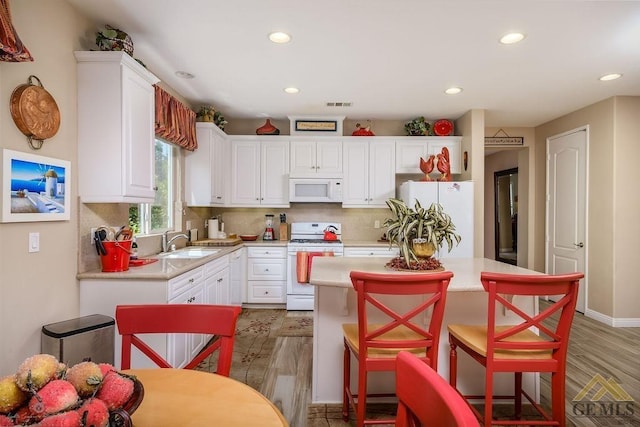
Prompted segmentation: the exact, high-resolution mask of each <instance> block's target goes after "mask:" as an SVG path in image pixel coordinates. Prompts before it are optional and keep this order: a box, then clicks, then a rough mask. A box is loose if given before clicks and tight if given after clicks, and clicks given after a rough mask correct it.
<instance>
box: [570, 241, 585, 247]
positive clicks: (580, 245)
mask: <svg viewBox="0 0 640 427" xmlns="http://www.w3.org/2000/svg"><path fill="white" fill-rule="evenodd" d="M573 245H574V246H575V247H576V248H584V243H582V242H580V243H574V244H573Z"/></svg>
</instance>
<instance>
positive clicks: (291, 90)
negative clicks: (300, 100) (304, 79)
mask: <svg viewBox="0 0 640 427" xmlns="http://www.w3.org/2000/svg"><path fill="white" fill-rule="evenodd" d="M284 91H285V92H287V93H298V92H300V89H298V88H297V87H285V88H284Z"/></svg>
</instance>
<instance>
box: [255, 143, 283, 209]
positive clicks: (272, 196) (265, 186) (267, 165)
mask: <svg viewBox="0 0 640 427" xmlns="http://www.w3.org/2000/svg"><path fill="white" fill-rule="evenodd" d="M260 162H261V163H260V168H261V170H262V172H261V175H260V193H261V196H260V204H262V205H271V206H274V205H281V206H288V205H289V142H288V141H273V142H271V141H270V142H263V143H262V154H261V160H260Z"/></svg>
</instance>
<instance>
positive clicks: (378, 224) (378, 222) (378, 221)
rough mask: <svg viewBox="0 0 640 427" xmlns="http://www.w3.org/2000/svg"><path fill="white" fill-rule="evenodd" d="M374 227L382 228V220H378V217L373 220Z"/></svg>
mask: <svg viewBox="0 0 640 427" xmlns="http://www.w3.org/2000/svg"><path fill="white" fill-rule="evenodd" d="M373 228H380V220H377V219H376V220H375V221H374V222H373Z"/></svg>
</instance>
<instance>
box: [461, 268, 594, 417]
mask: <svg viewBox="0 0 640 427" xmlns="http://www.w3.org/2000/svg"><path fill="white" fill-rule="evenodd" d="M583 277H584V274H582V273H572V274H563V275H515V274H500V273H486V272H483V273H481V275H480V279H481V281H482V286H484V289H485V290H486V291H487V292H488V301H489V305H488V323H487V325H449V326H448V330H449V344H450V345H451V353H450V365H449V369H450V371H449V374H450V384H451V385H452V386H454V387H455V386H456V382H457V360H458V358H457V349H461V350H463V351H464V352H466V353H468V354H469V355H470V356H471V357H472V358H473V359H474V360H476V361H477V362H478V363H480V364H482V365H483V366H484V367H485V393H484V395H465V396H464V397H465V398H466V399H484V403H485V409H484V414H480V413H479V412H478V411H477V410H476V409H475V408H473V407H471V408H472V410H473V411H474V412H475V413H476V415H477V416H478V418H479V419H480V421H481V423H483V425H484V426H491V425H547V426H548V425H553V426H562V427H564V425H565V422H566V421H565V418H566V417H565V410H564V406H565V405H564V400H565V372H566V361H567V347H568V345H569V331H570V329H571V323H572V321H573V315H574V313H575V308H576V302H577V298H578V284H579V281H580V279H582V278H583ZM517 295H523V296H528V297H538V296H547V295H555V296H557V298H558V299H557V301H556V302H552V303H551V305H550V306H549V307H548V308H546V309H545V310H543V311H542V312H540V313H539V314H537V315H535V316H533V317H531V316H529V315H528V314H526V313H524V312H523V311H522V310H520V309H519V308H518V307H517V306H515V305H514V304H513V303H512V302H511V301H512V299H513V296H517ZM501 309H505V310H509V311H510V312H512V313H513V314H514V315H516V316H517V317H518V318H519V319H521V321H520V320H518V321H519V323H517V324H514V325H496V312H497V311H498V310H501ZM556 313H558V314H559V319H558V321H557V324H556V325H555V327H553V326H545V325H543V321H544V320H546V319H548V318H549V317H550V316H551V315H553V314H556ZM549 323H553V322H549ZM532 328H537V330H538V331H539V333H536V331H535V330H532ZM496 372H513V373H514V394H513V395H508V396H502V395H494V392H493V374H494V373H496ZM523 372H549V373H551V415H549V414H548V413H547V412H546V411H545V410H544V409H543V408H542V407H541V406H540V405H539V404H538V403H536V402H535V401H534V399H533V398H532V397H531V396H529V395H528V394H527V393H526V392H525V391H524V390H522V373H523ZM522 396H524V397H525V398H526V399H527V400H528V401H529V402H530V403H531V404H532V405H533V406H534V408H536V410H537V411H538V412H539V413H540V415H542V417H543V418H544V419H543V420H527V421H526V422H523V421H522V420H521V417H522ZM503 399H508V400H512V401H513V402H514V405H515V414H514V418H515V419H514V420H500V421H498V420H494V419H493V401H494V400H503Z"/></svg>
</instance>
